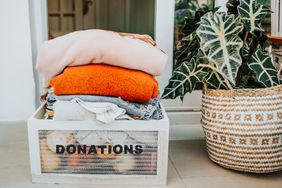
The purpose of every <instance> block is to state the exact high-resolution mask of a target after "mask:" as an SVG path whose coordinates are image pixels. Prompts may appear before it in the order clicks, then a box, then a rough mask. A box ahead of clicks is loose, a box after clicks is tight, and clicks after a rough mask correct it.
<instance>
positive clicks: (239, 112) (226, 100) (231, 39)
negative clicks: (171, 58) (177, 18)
mask: <svg viewBox="0 0 282 188" xmlns="http://www.w3.org/2000/svg"><path fill="white" fill-rule="evenodd" d="M227 8H228V12H219V11H216V12H208V13H206V14H205V15H203V16H202V17H201V19H200V22H199V24H198V25H196V26H195V30H194V31H190V33H187V36H185V37H184V38H183V39H182V40H181V41H180V43H179V45H178V48H177V50H178V52H177V53H176V54H177V55H176V61H177V63H178V65H179V66H178V67H177V68H176V69H175V70H174V72H173V75H172V77H171V79H170V80H169V84H168V85H167V87H166V88H165V90H164V93H163V95H162V98H172V99H173V98H176V97H178V96H180V98H181V99H183V97H184V95H185V94H186V93H187V92H192V91H193V89H194V88H195V85H196V84H197V83H198V82H202V83H203V84H204V89H203V106H202V125H203V128H204V132H205V135H206V141H207V150H208V153H209V157H210V159H211V160H212V161H214V162H215V163H218V164H219V165H221V166H224V167H226V168H231V169H235V170H239V171H247V172H254V173H266V172H273V171H278V170H281V169H282V150H281V148H282V140H281V136H282V94H281V93H282V86H281V85H280V84H281V83H282V82H281V81H280V80H279V76H278V72H280V71H279V70H277V65H275V63H274V62H273V60H272V57H271V55H270V54H269V53H267V52H266V51H265V47H266V45H267V44H268V42H267V37H266V36H265V35H264V34H263V29H262V27H261V21H262V19H263V18H264V17H265V16H266V15H267V14H270V13H271V11H270V10H269V9H268V7H266V6H264V5H261V4H258V3H257V2H256V1H255V0H229V1H228V3H227ZM195 49H198V50H195Z"/></svg>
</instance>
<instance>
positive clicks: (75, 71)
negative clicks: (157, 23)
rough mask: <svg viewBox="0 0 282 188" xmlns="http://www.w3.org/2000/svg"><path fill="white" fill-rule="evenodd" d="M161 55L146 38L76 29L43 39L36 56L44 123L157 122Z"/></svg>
mask: <svg viewBox="0 0 282 188" xmlns="http://www.w3.org/2000/svg"><path fill="white" fill-rule="evenodd" d="M166 62H167V55H166V54H165V53H163V52H162V51H161V50H160V49H158V48H157V47H156V44H155V42H154V41H153V39H152V38H151V37H150V36H148V35H138V34H127V33H117V32H112V31H105V30H86V31H77V32H73V33H70V34H67V35H65V36H62V37H58V38H55V39H52V40H49V41H46V42H45V43H44V44H43V45H42V47H41V49H40V51H39V55H38V58H37V69H38V71H39V72H40V73H41V74H42V76H43V78H44V83H43V84H44V87H45V91H46V92H48V95H47V99H46V100H47V106H46V114H47V116H46V117H47V119H53V120H58V121H59V120H93V119H96V120H99V121H101V122H103V123H111V122H112V121H113V120H116V119H129V120H133V119H142V120H148V119H157V120H159V119H162V118H163V114H162V111H161V107H160V103H159V98H158V94H159V93H158V82H157V81H156V80H155V78H154V76H158V75H160V74H161V72H162V71H163V69H164V67H165V64H166Z"/></svg>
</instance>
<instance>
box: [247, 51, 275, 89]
mask: <svg viewBox="0 0 282 188" xmlns="http://www.w3.org/2000/svg"><path fill="white" fill-rule="evenodd" d="M248 66H249V67H250V69H252V70H253V71H254V72H255V73H256V77H257V80H258V81H259V82H260V83H262V84H263V85H264V87H272V86H276V85H278V84H279V79H278V72H277V70H276V68H275V67H274V65H273V61H272V58H271V57H270V55H268V54H267V53H265V52H263V51H262V50H261V49H260V48H259V49H257V51H256V52H255V53H254V54H253V55H252V57H251V59H250V62H249V63H248Z"/></svg>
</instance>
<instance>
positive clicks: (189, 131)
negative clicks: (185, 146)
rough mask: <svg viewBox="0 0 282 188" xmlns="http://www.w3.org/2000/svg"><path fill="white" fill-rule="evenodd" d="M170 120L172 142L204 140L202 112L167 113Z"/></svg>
mask: <svg viewBox="0 0 282 188" xmlns="http://www.w3.org/2000/svg"><path fill="white" fill-rule="evenodd" d="M167 114H168V117H169V120H170V137H169V138H170V140H198V139H204V132H203V129H202V125H201V123H200V119H201V112H200V111H187V112H167Z"/></svg>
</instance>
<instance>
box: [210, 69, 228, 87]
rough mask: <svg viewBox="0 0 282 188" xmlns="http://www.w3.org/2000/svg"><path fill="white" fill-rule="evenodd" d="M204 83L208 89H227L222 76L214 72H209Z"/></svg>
mask: <svg viewBox="0 0 282 188" xmlns="http://www.w3.org/2000/svg"><path fill="white" fill-rule="evenodd" d="M206 82H207V84H208V87H209V88H210V89H228V87H227V85H226V83H225V82H224V79H223V78H222V76H221V75H220V74H217V73H215V72H211V73H210V74H209V75H208V76H206Z"/></svg>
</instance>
